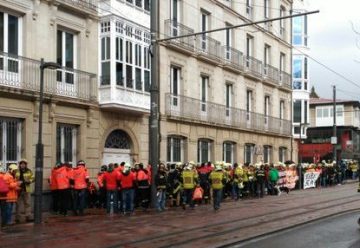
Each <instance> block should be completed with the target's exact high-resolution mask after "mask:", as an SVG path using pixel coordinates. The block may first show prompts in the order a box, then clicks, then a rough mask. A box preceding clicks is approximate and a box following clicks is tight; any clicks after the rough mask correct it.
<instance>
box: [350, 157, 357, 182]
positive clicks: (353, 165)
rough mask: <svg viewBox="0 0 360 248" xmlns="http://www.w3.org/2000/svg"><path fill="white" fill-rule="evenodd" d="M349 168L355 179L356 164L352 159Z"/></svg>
mask: <svg viewBox="0 0 360 248" xmlns="http://www.w3.org/2000/svg"><path fill="white" fill-rule="evenodd" d="M350 170H351V172H352V179H353V180H355V179H356V177H357V172H358V165H357V163H356V162H354V161H352V162H351V164H350Z"/></svg>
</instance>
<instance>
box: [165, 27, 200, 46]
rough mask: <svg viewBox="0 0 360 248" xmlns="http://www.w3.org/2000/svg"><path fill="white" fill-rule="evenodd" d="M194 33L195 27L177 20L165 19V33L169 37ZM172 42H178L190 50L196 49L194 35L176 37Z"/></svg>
mask: <svg viewBox="0 0 360 248" xmlns="http://www.w3.org/2000/svg"><path fill="white" fill-rule="evenodd" d="M193 33H194V30H193V29H191V28H189V27H187V26H185V25H183V24H181V23H179V22H178V21H176V20H165V34H166V36H167V37H175V36H179V35H187V34H193ZM171 42H173V43H177V44H178V45H181V46H184V47H186V48H187V49H190V50H194V47H195V38H194V37H193V36H190V37H185V38H179V39H175V40H172V41H171Z"/></svg>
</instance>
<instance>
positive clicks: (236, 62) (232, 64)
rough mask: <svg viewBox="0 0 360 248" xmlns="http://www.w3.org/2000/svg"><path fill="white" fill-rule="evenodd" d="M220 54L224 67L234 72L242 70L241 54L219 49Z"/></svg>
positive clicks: (232, 50) (222, 48) (227, 48)
mask: <svg viewBox="0 0 360 248" xmlns="http://www.w3.org/2000/svg"><path fill="white" fill-rule="evenodd" d="M221 54H222V56H223V57H222V58H223V60H224V66H226V67H229V68H232V69H235V70H240V71H243V70H244V58H243V54H242V52H240V51H238V50H236V49H234V48H232V47H229V46H223V47H221Z"/></svg>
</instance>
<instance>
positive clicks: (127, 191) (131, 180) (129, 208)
mask: <svg viewBox="0 0 360 248" xmlns="http://www.w3.org/2000/svg"><path fill="white" fill-rule="evenodd" d="M119 180H120V186H121V192H122V200H123V213H124V215H125V214H133V213H134V188H135V183H136V175H135V173H133V172H132V171H131V167H130V165H129V164H125V166H124V170H123V171H122V172H121V173H120V176H119Z"/></svg>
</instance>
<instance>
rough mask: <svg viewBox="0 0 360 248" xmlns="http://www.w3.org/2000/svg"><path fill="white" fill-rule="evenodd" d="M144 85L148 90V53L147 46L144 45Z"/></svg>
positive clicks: (148, 90)
mask: <svg viewBox="0 0 360 248" xmlns="http://www.w3.org/2000/svg"><path fill="white" fill-rule="evenodd" d="M144 87H145V91H147V92H150V54H149V49H148V48H147V47H144Z"/></svg>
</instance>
